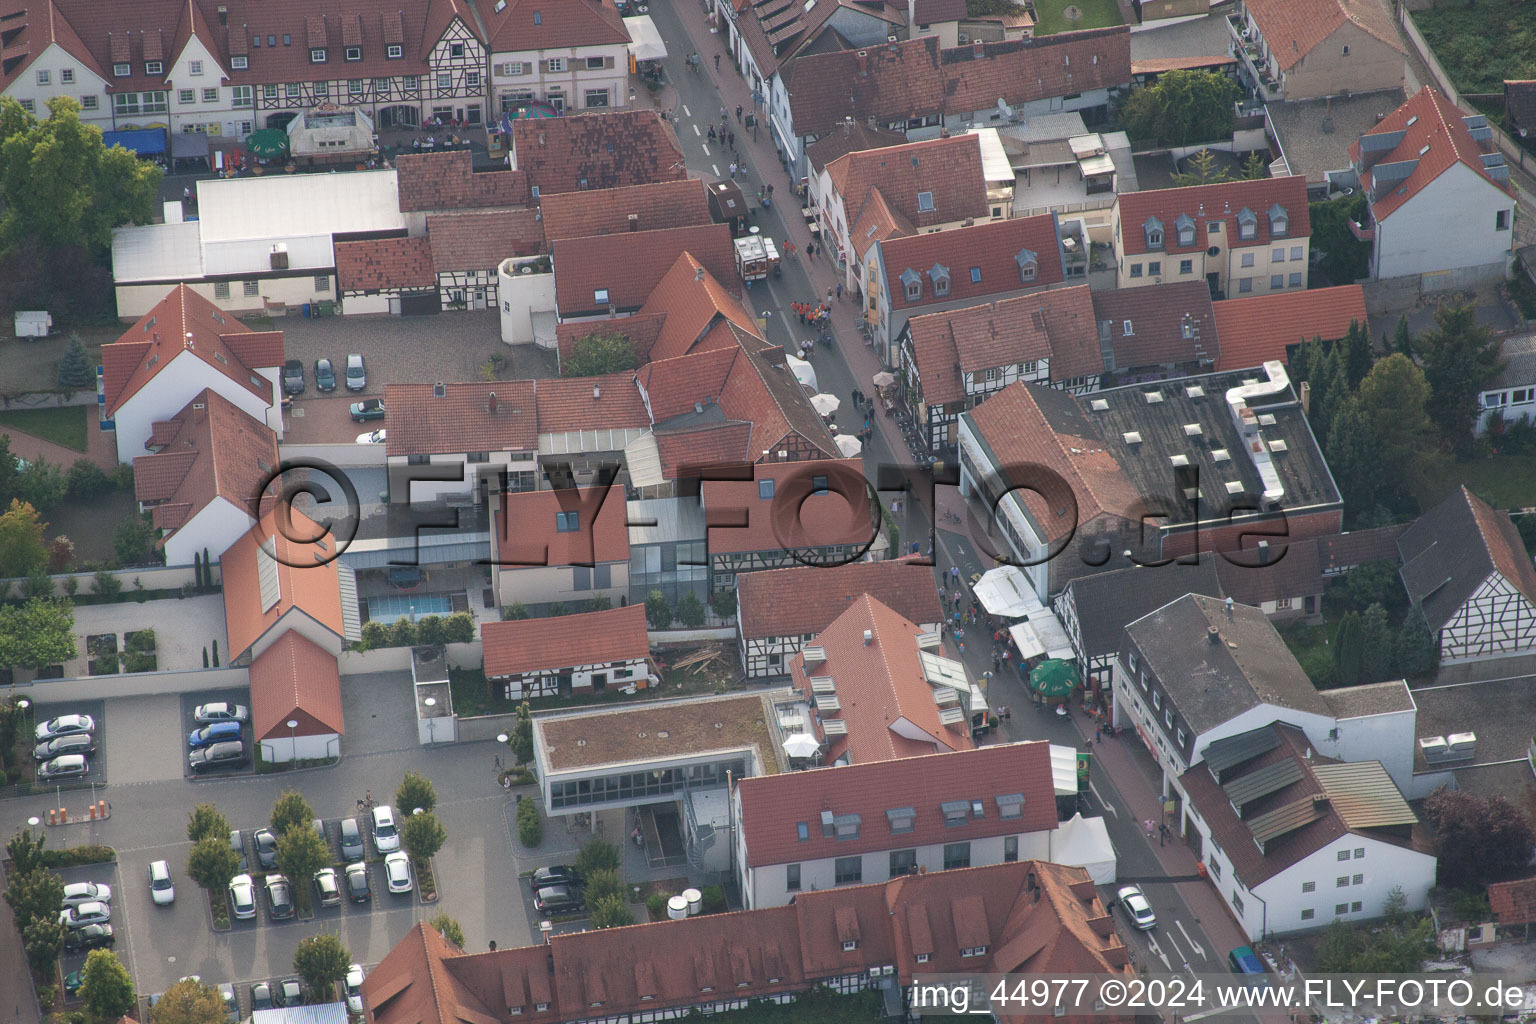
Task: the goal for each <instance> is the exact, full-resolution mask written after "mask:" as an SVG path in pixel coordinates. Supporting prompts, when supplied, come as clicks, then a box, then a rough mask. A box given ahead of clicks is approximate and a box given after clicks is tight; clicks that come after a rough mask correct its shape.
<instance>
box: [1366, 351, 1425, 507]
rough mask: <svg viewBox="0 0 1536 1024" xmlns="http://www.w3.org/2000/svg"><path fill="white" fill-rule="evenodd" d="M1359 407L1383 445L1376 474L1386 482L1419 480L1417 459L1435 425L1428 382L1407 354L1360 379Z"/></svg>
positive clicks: (1392, 357) (1387, 360)
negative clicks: (1431, 411) (1431, 416)
mask: <svg viewBox="0 0 1536 1024" xmlns="http://www.w3.org/2000/svg"><path fill="white" fill-rule="evenodd" d="M1359 397H1360V407H1361V409H1362V410H1363V411H1364V413H1365V416H1366V420H1367V422H1369V423H1370V425H1371V434H1372V436H1373V437H1375V438H1376V440H1377V442H1378V443H1379V444H1380V445H1381V447H1380V450H1379V452H1378V456H1377V463H1376V473H1377V475H1378V476H1379V478H1380V479H1382V480H1384V481H1397V482H1398V485H1399V486H1402V485H1403V483H1404V482H1406V481H1408V480H1411V479H1416V478H1417V476H1418V473H1417V471H1416V469H1415V462H1416V460H1418V459H1419V458H1420V457H1421V454H1422V453H1423V452H1424V450H1425V449H1427V448H1429V447H1430V440H1431V438H1432V437H1433V435H1434V425H1433V424H1432V423H1431V422H1430V420H1429V415H1428V413H1427V412H1426V411H1425V410H1426V408H1427V406H1428V403H1429V382H1428V381H1427V380H1425V378H1424V371H1423V370H1420V369H1419V368H1418V367H1417V366H1415V365H1414V364H1413V363H1412V362H1411V361H1410V360H1409V359H1408V357H1407V356H1404V355H1400V354H1398V353H1393V354H1392V355H1389V356H1387V357H1386V358H1385V359H1382V360H1381V361H1379V362H1378V363H1377V364H1376V365H1375V366H1373V367H1371V372H1370V373H1368V374H1366V375H1365V379H1364V380H1363V381H1361V382H1360V391H1359Z"/></svg>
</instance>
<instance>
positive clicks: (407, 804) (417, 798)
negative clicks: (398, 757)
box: [395, 772, 437, 814]
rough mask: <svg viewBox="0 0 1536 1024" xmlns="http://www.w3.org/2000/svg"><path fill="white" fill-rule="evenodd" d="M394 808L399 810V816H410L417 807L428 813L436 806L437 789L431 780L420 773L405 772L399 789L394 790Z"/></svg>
mask: <svg viewBox="0 0 1536 1024" xmlns="http://www.w3.org/2000/svg"><path fill="white" fill-rule="evenodd" d="M395 806H396V807H398V808H400V813H401V814H410V813H411V812H412V811H414V810H415V809H416V808H418V807H420V808H421V809H422V810H424V811H430V810H432V809H433V808H435V807H436V806H437V789H436V787H434V786H433V785H432V780H431V779H429V778H427V777H426V776H425V775H422V774H421V773H420V772H406V773H405V778H404V779H402V780H401V781H400V787H399V788H398V789H396V790H395Z"/></svg>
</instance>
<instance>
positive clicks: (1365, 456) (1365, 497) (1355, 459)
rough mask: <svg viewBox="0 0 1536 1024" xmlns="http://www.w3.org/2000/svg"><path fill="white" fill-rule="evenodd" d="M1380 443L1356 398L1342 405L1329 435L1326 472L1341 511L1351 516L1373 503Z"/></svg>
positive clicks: (1374, 500)
mask: <svg viewBox="0 0 1536 1024" xmlns="http://www.w3.org/2000/svg"><path fill="white" fill-rule="evenodd" d="M1378 445H1379V442H1378V441H1377V439H1376V435H1375V434H1374V433H1372V431H1371V424H1370V421H1369V420H1368V419H1367V418H1366V415H1365V410H1364V409H1363V408H1361V405H1360V400H1359V399H1358V398H1351V399H1350V400H1349V401H1347V402H1345V403H1344V408H1343V409H1341V410H1339V414H1338V415H1337V416H1335V417H1334V419H1333V425H1332V428H1331V429H1330V430H1329V432H1328V447H1327V452H1328V468H1329V469H1331V470H1332V471H1333V478H1334V480H1335V481H1337V482H1338V485H1339V491H1340V493H1341V496H1342V497H1343V498H1344V507H1345V508H1346V509H1349V510H1350V511H1351V512H1354V511H1356V510H1358V509H1367V508H1370V507H1371V506H1372V505H1374V504H1375V503H1376V484H1377V479H1376V472H1375V469H1376V461H1377V457H1376V452H1377V448H1378Z"/></svg>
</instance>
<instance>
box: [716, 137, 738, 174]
mask: <svg viewBox="0 0 1536 1024" xmlns="http://www.w3.org/2000/svg"><path fill="white" fill-rule="evenodd" d="M710 130H711V131H713V130H714V129H713V128H711V129H710ZM731 180H732V181H735V180H736V164H735V163H732V164H731Z"/></svg>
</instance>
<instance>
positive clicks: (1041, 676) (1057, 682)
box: [1029, 658, 1077, 697]
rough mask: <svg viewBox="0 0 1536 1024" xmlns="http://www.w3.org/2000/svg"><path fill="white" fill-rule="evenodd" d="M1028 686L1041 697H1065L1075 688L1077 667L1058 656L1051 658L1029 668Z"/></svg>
mask: <svg viewBox="0 0 1536 1024" xmlns="http://www.w3.org/2000/svg"><path fill="white" fill-rule="evenodd" d="M1029 688H1030V689H1031V690H1034V691H1035V692H1036V693H1038V694H1039V695H1040V696H1042V697H1065V696H1066V695H1067V694H1069V693H1071V692H1072V691H1073V690H1075V689H1077V669H1075V668H1073V667H1072V665H1071V664H1070V663H1068V662H1065V661H1062V660H1060V659H1059V658H1052V659H1051V660H1050V661H1046V662H1042V663H1041V664H1039V665H1036V666H1035V667H1034V668H1033V669H1031V670H1030V673H1029Z"/></svg>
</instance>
